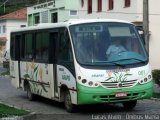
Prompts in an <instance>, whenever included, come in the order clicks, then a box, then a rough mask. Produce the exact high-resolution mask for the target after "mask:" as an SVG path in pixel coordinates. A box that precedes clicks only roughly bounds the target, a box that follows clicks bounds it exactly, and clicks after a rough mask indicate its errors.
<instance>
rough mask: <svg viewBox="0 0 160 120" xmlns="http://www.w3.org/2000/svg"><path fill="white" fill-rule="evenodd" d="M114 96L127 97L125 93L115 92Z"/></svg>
mask: <svg viewBox="0 0 160 120" xmlns="http://www.w3.org/2000/svg"><path fill="white" fill-rule="evenodd" d="M115 97H117V98H120V97H127V93H123V92H121V93H116V95H115Z"/></svg>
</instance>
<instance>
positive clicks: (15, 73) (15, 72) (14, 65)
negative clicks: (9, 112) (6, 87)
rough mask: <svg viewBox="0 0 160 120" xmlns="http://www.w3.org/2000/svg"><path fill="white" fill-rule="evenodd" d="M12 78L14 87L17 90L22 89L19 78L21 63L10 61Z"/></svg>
mask: <svg viewBox="0 0 160 120" xmlns="http://www.w3.org/2000/svg"><path fill="white" fill-rule="evenodd" d="M10 77H11V83H12V85H13V86H14V87H16V88H20V87H21V82H20V78H19V62H18V61H10Z"/></svg>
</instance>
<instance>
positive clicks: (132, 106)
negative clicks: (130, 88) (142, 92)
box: [123, 100, 137, 110]
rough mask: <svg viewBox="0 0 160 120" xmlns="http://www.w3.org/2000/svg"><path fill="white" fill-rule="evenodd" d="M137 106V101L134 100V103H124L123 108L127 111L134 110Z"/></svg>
mask: <svg viewBox="0 0 160 120" xmlns="http://www.w3.org/2000/svg"><path fill="white" fill-rule="evenodd" d="M136 104H137V100H133V101H126V102H123V107H124V109H126V110H132V109H133V108H134V107H135V106H136Z"/></svg>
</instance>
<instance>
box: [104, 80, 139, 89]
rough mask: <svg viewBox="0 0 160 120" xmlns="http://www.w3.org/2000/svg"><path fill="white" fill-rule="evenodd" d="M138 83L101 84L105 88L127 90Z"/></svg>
mask: <svg viewBox="0 0 160 120" xmlns="http://www.w3.org/2000/svg"><path fill="white" fill-rule="evenodd" d="M136 83H137V80H130V81H122V82H101V85H102V86H103V87H105V88H111V89H113V88H127V87H132V86H134V85H135V84H136Z"/></svg>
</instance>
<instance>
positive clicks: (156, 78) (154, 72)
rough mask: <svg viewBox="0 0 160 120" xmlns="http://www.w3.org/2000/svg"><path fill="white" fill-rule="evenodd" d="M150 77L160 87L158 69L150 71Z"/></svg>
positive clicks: (159, 72)
mask: <svg viewBox="0 0 160 120" xmlns="http://www.w3.org/2000/svg"><path fill="white" fill-rule="evenodd" d="M152 76H153V80H154V81H155V83H156V84H158V85H159V86H160V70H158V69H155V70H152Z"/></svg>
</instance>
